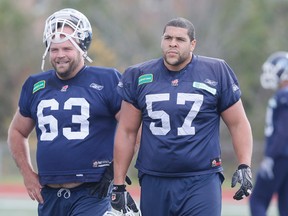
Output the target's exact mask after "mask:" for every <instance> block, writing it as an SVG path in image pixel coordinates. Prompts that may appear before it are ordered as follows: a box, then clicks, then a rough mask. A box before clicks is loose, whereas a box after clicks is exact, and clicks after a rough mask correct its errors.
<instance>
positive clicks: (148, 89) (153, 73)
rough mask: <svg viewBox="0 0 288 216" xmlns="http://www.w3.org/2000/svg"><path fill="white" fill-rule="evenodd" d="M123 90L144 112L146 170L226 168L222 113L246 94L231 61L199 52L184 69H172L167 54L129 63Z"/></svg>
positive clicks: (142, 163)
mask: <svg viewBox="0 0 288 216" xmlns="http://www.w3.org/2000/svg"><path fill="white" fill-rule="evenodd" d="M118 92H119V93H120V95H121V96H122V98H123V99H124V100H125V101H127V102H129V103H132V104H133V105H134V106H135V107H136V108H138V109H140V110H141V111H142V120H143V126H142V138H141V144H140V149H139V154H138V158H137V162H136V168H137V169H139V171H140V172H143V173H147V174H150V175H158V176H191V175H198V174H204V173H210V172H219V171H222V166H221V150H220V143H219V142H220V141H219V125H220V114H221V112H223V111H224V110H226V109H227V108H229V107H230V106H232V105H233V104H234V103H236V102H237V101H238V100H239V99H240V95H241V92H240V90H239V87H238V82H237V79H236V77H235V74H234V73H233V71H232V70H231V68H230V67H229V66H228V65H227V64H226V63H225V61H223V60H220V59H214V58H208V57H203V56H196V55H193V59H192V61H191V62H190V63H189V64H188V65H187V66H186V67H185V68H184V69H182V70H181V71H179V72H172V71H168V70H167V68H166V67H165V66H164V62H163V59H162V58H159V59H155V60H151V61H148V62H145V63H142V64H139V65H136V66H132V67H130V68H128V69H127V70H126V71H125V73H124V75H123V77H122V80H121V82H120V83H119V85H118Z"/></svg>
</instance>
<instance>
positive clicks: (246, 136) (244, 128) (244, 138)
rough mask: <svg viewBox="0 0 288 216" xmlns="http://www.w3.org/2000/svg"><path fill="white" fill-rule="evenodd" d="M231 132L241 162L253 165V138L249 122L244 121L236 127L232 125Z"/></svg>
mask: <svg viewBox="0 0 288 216" xmlns="http://www.w3.org/2000/svg"><path fill="white" fill-rule="evenodd" d="M230 133H231V135H232V142H233V147H234V150H235V153H236V156H237V159H238V162H239V164H247V165H248V166H251V158H252V150H253V139H252V131H251V127H250V124H249V122H248V121H244V122H243V123H241V124H239V125H237V126H236V127H232V128H231V129H230Z"/></svg>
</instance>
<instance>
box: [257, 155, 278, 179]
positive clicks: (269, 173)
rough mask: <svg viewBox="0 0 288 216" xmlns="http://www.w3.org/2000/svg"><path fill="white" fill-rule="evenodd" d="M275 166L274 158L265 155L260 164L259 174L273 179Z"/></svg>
mask: <svg viewBox="0 0 288 216" xmlns="http://www.w3.org/2000/svg"><path fill="white" fill-rule="evenodd" d="M273 167H274V160H273V159H272V158H271V157H265V158H264V159H263V160H262V162H261V164H260V170H259V175H260V176H261V177H262V178H264V179H267V178H268V179H273V178H274V173H273Z"/></svg>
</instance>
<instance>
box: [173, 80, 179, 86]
mask: <svg viewBox="0 0 288 216" xmlns="http://www.w3.org/2000/svg"><path fill="white" fill-rule="evenodd" d="M178 83H179V80H178V79H175V80H172V81H171V85H172V86H178Z"/></svg>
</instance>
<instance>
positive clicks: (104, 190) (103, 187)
mask: <svg viewBox="0 0 288 216" xmlns="http://www.w3.org/2000/svg"><path fill="white" fill-rule="evenodd" d="M113 179H114V170H113V161H112V162H111V163H110V165H109V166H108V167H107V168H106V171H105V172H104V174H103V176H102V178H101V180H100V182H99V183H98V184H96V185H95V186H94V187H92V190H91V194H92V195H94V194H95V193H96V192H98V197H99V199H101V198H104V197H106V196H107V194H108V190H109V187H110V185H111V182H112V181H113ZM125 180H126V182H127V184H128V185H131V184H132V182H131V179H130V178H129V177H128V176H126V179H125Z"/></svg>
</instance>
